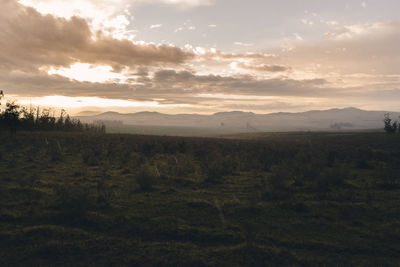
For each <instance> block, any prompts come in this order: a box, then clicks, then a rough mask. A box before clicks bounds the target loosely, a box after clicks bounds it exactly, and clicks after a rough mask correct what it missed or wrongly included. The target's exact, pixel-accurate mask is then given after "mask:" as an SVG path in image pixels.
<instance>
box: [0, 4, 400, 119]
mask: <svg viewBox="0 0 400 267" xmlns="http://www.w3.org/2000/svg"><path fill="white" fill-rule="evenodd" d="M0 7H1V8H0V89H2V90H4V92H5V94H6V96H7V98H8V99H13V100H17V101H18V103H20V104H24V105H30V104H32V105H35V106H36V105H40V106H42V107H49V106H51V107H54V108H58V109H59V108H66V109H67V110H68V111H69V112H70V113H72V114H74V113H76V112H79V111H83V110H93V111H109V110H113V111H119V112H137V111H158V112H164V113H202V114H209V113H215V112H220V111H232V110H239V111H252V112H255V113H270V112H279V111H289V112H298V111H305V110H312V109H329V108H342V107H349V106H352V107H357V108H362V109H369V110H390V111H400V17H399V10H400V1H398V0H365V1H361V0H337V1H322V0H296V1H294V0H280V1H275V0H274V1H272V0H246V1H244V0H70V1H64V0H19V1H17V0H0Z"/></svg>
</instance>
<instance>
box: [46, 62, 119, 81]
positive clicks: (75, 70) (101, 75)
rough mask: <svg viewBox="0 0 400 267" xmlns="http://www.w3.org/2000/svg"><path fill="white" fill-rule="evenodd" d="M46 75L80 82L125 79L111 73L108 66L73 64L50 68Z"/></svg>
mask: <svg viewBox="0 0 400 267" xmlns="http://www.w3.org/2000/svg"><path fill="white" fill-rule="evenodd" d="M48 74H50V75H54V74H58V75H61V76H64V77H67V78H70V79H74V80H77V81H80V82H108V81H118V82H120V81H122V80H124V79H125V77H124V76H123V75H122V74H120V73H115V72H113V71H112V68H111V67H110V66H94V65H91V64H87V63H75V64H73V65H71V66H70V67H69V68H59V69H56V68H54V67H51V68H50V70H49V71H48Z"/></svg>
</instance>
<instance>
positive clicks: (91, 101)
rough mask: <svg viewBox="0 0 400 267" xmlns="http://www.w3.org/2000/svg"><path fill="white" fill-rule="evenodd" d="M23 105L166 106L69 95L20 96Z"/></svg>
mask: <svg viewBox="0 0 400 267" xmlns="http://www.w3.org/2000/svg"><path fill="white" fill-rule="evenodd" d="M18 102H19V103H20V104H21V105H25V106H28V105H32V106H40V107H62V108H82V107H102V108H107V107H121V108H126V107H143V108H146V107H165V105H162V104H159V103H158V102H156V101H131V100H122V99H107V98H100V97H67V96H45V97H31V98H19V99H18Z"/></svg>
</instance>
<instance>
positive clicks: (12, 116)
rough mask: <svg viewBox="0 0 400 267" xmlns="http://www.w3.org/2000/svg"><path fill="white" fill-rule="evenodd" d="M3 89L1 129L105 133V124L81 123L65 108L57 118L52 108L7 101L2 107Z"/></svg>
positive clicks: (0, 96) (0, 114)
mask: <svg viewBox="0 0 400 267" xmlns="http://www.w3.org/2000/svg"><path fill="white" fill-rule="evenodd" d="M3 97H4V93H3V91H0V130H2V131H5V130H8V131H10V132H12V133H15V132H16V131H17V130H22V131H69V132H95V133H105V130H106V129H105V125H104V124H99V125H95V124H87V123H81V121H80V120H78V119H73V118H71V117H70V116H69V115H68V114H67V113H66V112H65V110H61V113H60V116H59V117H58V118H56V117H55V116H54V112H53V110H51V109H42V110H41V109H40V107H37V108H32V107H31V108H29V109H28V108H26V107H23V106H20V105H18V104H16V103H15V102H13V101H11V102H7V103H6V105H5V108H4V110H3V109H2V102H1V100H2V98H3Z"/></svg>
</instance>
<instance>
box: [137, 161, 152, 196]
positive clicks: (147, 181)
mask: <svg viewBox="0 0 400 267" xmlns="http://www.w3.org/2000/svg"><path fill="white" fill-rule="evenodd" d="M155 178H156V174H155V170H154V168H152V167H151V166H149V165H147V164H146V165H142V166H141V167H140V169H139V170H138V171H137V173H136V175H135V180H136V182H137V184H138V185H139V188H140V190H141V191H150V190H152V189H153V185H154V181H155Z"/></svg>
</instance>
